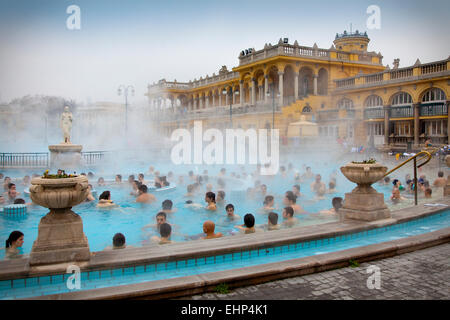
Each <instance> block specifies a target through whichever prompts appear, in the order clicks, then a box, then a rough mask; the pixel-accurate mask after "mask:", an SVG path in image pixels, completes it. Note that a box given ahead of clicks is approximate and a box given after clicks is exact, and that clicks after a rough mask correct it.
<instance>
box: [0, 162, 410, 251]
mask: <svg viewBox="0 0 450 320" xmlns="http://www.w3.org/2000/svg"><path fill="white" fill-rule="evenodd" d="M333 161H334V160H333ZM347 162H348V160H341V161H337V162H336V163H332V164H331V163H327V162H319V161H311V162H306V161H295V162H293V163H294V167H295V169H294V170H297V171H299V172H300V174H303V173H304V166H305V165H309V166H311V168H312V171H313V173H320V174H321V175H322V181H323V182H325V184H326V185H327V186H328V182H329V181H330V175H331V174H332V173H333V172H334V173H335V174H336V179H337V187H336V192H335V193H333V194H326V195H325V198H324V199H321V200H319V199H316V198H315V194H314V193H313V192H312V191H311V190H310V183H311V182H312V181H313V179H308V180H305V181H302V182H301V183H300V187H301V193H302V196H301V197H300V198H298V199H297V203H298V204H300V205H301V206H302V207H303V208H304V209H305V210H306V211H307V212H308V213H307V214H301V215H297V217H298V218H299V220H300V224H299V225H300V226H306V225H312V224H320V223H327V222H332V221H336V218H335V217H333V216H327V215H320V214H318V212H319V211H320V210H323V209H329V208H331V199H332V198H333V197H336V196H340V197H342V198H344V197H345V193H346V192H350V191H351V190H352V189H353V188H354V187H355V184H353V183H351V182H350V181H348V180H347V179H346V178H345V177H344V176H343V175H342V173H341V172H340V170H339V167H340V166H341V165H344V164H345V163H347ZM283 165H285V166H286V168H287V163H283ZM129 167H130V169H128V170H122V171H119V170H118V169H117V171H116V168H104V169H103V171H100V170H99V169H97V170H98V171H95V170H94V169H92V170H88V169H87V170H85V172H86V173H87V172H89V171H93V172H94V173H95V178H94V179H93V181H90V183H91V184H92V185H93V186H94V189H95V190H96V194H97V198H98V196H99V195H100V194H101V193H102V192H103V191H105V190H110V191H111V194H112V199H113V201H114V202H115V203H117V204H118V205H119V207H118V208H115V209H99V208H96V203H95V202H91V203H83V204H80V205H78V206H75V207H74V208H73V209H72V210H73V211H75V212H76V213H78V214H80V216H81V217H82V219H83V225H84V232H85V234H86V236H87V238H88V241H89V246H90V249H91V251H100V250H103V249H104V248H106V247H107V246H110V245H111V243H112V237H113V236H114V234H116V233H118V232H121V233H123V234H124V235H125V237H126V242H127V244H128V245H131V246H137V247H139V246H143V245H155V244H152V243H151V242H150V241H149V239H150V238H151V237H152V236H154V235H158V234H157V232H156V230H155V229H153V228H146V229H143V227H144V226H145V225H148V224H155V216H156V214H157V213H158V212H159V211H160V209H161V203H162V201H164V200H166V199H171V200H172V201H173V202H174V207H175V208H177V209H178V211H177V212H176V213H173V214H169V215H168V222H169V223H170V224H172V226H173V234H172V240H174V241H177V242H180V241H190V240H191V239H194V238H196V237H198V236H199V235H203V234H202V232H203V230H202V225H203V222H204V221H206V220H212V221H214V222H215V223H216V231H217V232H222V233H224V234H225V235H228V236H231V235H232V234H235V233H237V229H235V228H234V226H235V225H236V224H242V223H243V217H244V215H245V214H247V213H253V214H254V216H255V218H256V224H265V223H267V214H260V213H258V212H259V209H260V208H261V207H262V206H263V199H264V197H263V196H262V195H258V194H257V195H254V196H252V197H250V196H248V195H247V194H246V190H247V188H248V187H251V186H253V185H254V179H253V180H252V179H247V180H243V179H240V180H238V179H232V178H231V172H235V173H236V174H241V175H242V172H244V171H245V172H247V173H252V172H254V171H255V169H256V166H245V167H242V166H222V165H221V166H204V167H196V166H173V165H171V164H170V163H165V164H161V165H155V168H156V170H159V171H160V172H161V173H162V174H167V172H168V171H170V170H172V171H173V172H174V174H175V179H174V181H173V182H172V183H174V184H176V185H177V188H176V189H175V190H173V191H168V192H161V193H156V192H155V193H154V194H155V196H156V197H157V202H156V203H154V204H151V205H142V204H138V203H136V202H135V198H134V197H133V196H131V195H130V191H131V187H130V186H129V185H128V183H126V182H125V183H123V184H122V185H121V186H118V185H107V186H98V185H97V180H98V178H99V177H103V178H105V179H106V180H108V179H109V180H111V181H112V180H114V176H115V173H120V174H122V177H123V178H122V179H123V180H124V181H126V180H127V178H128V175H130V174H134V175H135V177H137V176H138V174H139V173H140V172H143V173H144V174H145V173H146V172H147V170H148V166H144V165H143V164H135V165H129ZM222 167H225V168H226V169H227V174H226V177H227V178H226V179H225V181H226V186H225V188H224V190H225V192H226V196H225V203H224V204H223V205H218V210H217V211H215V212H211V211H207V210H205V209H204V208H200V209H193V208H186V207H185V202H186V200H192V201H194V202H195V203H198V204H200V205H201V206H205V205H206V203H205V202H204V194H205V192H206V183H212V185H213V191H214V192H216V193H217V190H220V189H219V187H218V186H217V179H216V178H215V177H214V176H216V175H217V174H218V172H219V170H220V169H221V168H222ZM204 169H207V170H208V174H209V181H208V182H205V183H204V184H203V185H202V187H201V190H200V192H199V193H198V194H196V195H195V196H193V197H185V196H184V195H185V194H186V186H187V185H188V184H189V183H191V181H189V178H188V176H187V172H188V171H189V170H192V171H194V173H196V174H202V173H203V170H204ZM294 170H293V171H291V172H288V173H287V174H286V176H281V174H278V175H277V176H273V177H259V178H258V179H259V180H260V181H261V183H264V184H266V185H267V189H268V191H267V194H270V195H273V196H274V197H275V207H276V208H277V210H275V212H277V213H278V214H279V221H281V220H282V217H281V209H282V208H283V207H284V206H283V203H282V200H283V197H284V193H285V192H286V191H288V190H292V186H293V185H294V184H296V182H295V181H294ZM2 172H3V173H4V174H5V176H10V177H12V178H16V180H17V181H15V182H16V184H17V189H18V190H19V191H20V192H21V195H20V197H23V198H24V199H25V200H26V202H31V199H30V198H29V197H28V196H27V195H26V194H24V192H23V191H24V189H25V186H23V185H21V184H20V181H21V178H22V177H23V176H24V175H25V174H28V175H31V174H32V173H35V172H37V171H17V170H15V171H14V170H9V171H2ZM37 173H39V174H40V173H41V172H37ZM180 175H182V176H183V177H184V183H182V184H180V183H179V181H178V178H179V176H180ZM403 177H404V174H399V176H398V178H400V179H402V180H404V179H403ZM146 178H148V179H150V177H147V176H146ZM392 178H394V177H392ZM374 187H375V188H376V189H377V190H378V191H379V192H382V193H383V194H384V195H385V201H386V203H387V204H388V205H389V204H390V200H389V197H390V194H391V189H392V186H391V185H387V186H381V185H377V184H376V185H374ZM403 196H404V197H407V198H408V200H407V201H405V203H406V204H412V195H409V194H406V193H405V192H403ZM228 203H232V204H234V206H235V213H236V214H237V215H239V216H240V217H241V219H240V220H239V221H235V222H229V221H228V220H227V219H226V212H225V209H224V206H225V205H226V204H228ZM405 203H404V204H403V205H405ZM397 207H398V206H397ZM394 209H395V207H394ZM47 212H48V209H46V208H42V207H39V206H29V207H28V212H27V214H26V215H23V216H8V215H5V214H4V213H3V212H0V243H2V244H3V243H4V242H5V240H6V239H7V238H8V236H9V234H10V232H12V231H13V230H20V231H22V232H23V233H24V234H25V237H24V240H25V242H24V245H23V247H22V252H23V253H24V254H28V253H29V252H30V251H31V247H32V245H33V241H34V240H35V239H36V237H37V231H38V225H39V221H40V219H41V218H42V217H43V216H44V215H45V214H46V213H47ZM99 230H101V232H99ZM3 257H4V250H0V259H3Z"/></svg>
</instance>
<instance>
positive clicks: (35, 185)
mask: <svg viewBox="0 0 450 320" xmlns="http://www.w3.org/2000/svg"><path fill="white" fill-rule="evenodd" d="M87 196H88V179H87V178H86V177H84V176H75V177H72V178H59V179H49V178H34V179H32V180H31V187H30V197H31V199H32V200H33V202H34V203H36V204H38V205H40V206H43V207H46V208H49V209H50V212H49V213H47V215H45V216H44V217H43V218H42V219H41V221H40V223H39V231H38V237H37V239H36V241H35V242H34V243H33V248H32V250H31V254H30V265H43V264H54V263H62V262H73V261H87V260H89V259H90V251H89V245H88V241H87V238H86V236H85V234H84V232H83V221H82V219H81V217H80V216H79V215H78V214H76V213H75V212H73V211H72V210H71V209H72V207H73V206H76V205H77V204H80V203H81V202H83V201H84V200H85V199H86V197H87Z"/></svg>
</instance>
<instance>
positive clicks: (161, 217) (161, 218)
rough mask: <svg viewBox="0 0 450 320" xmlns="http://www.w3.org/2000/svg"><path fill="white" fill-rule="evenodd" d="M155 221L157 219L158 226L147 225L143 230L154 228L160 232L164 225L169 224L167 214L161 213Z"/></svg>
mask: <svg viewBox="0 0 450 320" xmlns="http://www.w3.org/2000/svg"><path fill="white" fill-rule="evenodd" d="M155 219H156V224H153V223H151V224H147V225H145V226H143V227H142V229H147V228H154V229H156V230H157V231H158V232H159V228H160V227H161V225H162V224H163V223H167V215H166V213H165V212H163V211H160V212H158V213H157V214H156V217H155Z"/></svg>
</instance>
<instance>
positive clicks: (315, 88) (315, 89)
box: [314, 74, 318, 96]
mask: <svg viewBox="0 0 450 320" xmlns="http://www.w3.org/2000/svg"><path fill="white" fill-rule="evenodd" d="M317 78H318V76H317V74H315V75H314V95H315V96H317Z"/></svg>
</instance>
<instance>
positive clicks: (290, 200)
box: [283, 191, 306, 213]
mask: <svg viewBox="0 0 450 320" xmlns="http://www.w3.org/2000/svg"><path fill="white" fill-rule="evenodd" d="M296 201H297V197H296V196H295V195H294V193H293V192H292V191H287V192H286V194H285V196H284V199H283V204H284V205H285V206H290V207H292V209H294V212H295V213H306V211H305V210H303V208H302V207H301V206H300V205H298V204H296Z"/></svg>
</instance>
